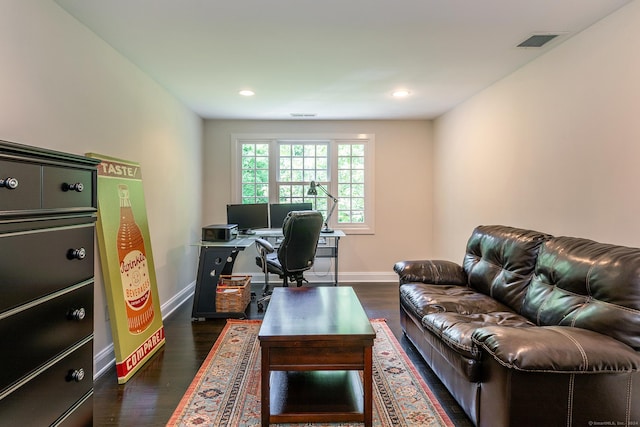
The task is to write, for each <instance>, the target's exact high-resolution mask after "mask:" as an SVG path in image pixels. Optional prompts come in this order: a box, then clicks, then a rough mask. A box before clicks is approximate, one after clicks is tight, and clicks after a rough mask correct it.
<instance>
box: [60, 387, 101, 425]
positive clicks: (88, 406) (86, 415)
mask: <svg viewBox="0 0 640 427" xmlns="http://www.w3.org/2000/svg"><path fill="white" fill-rule="evenodd" d="M92 425H93V391H92V392H91V393H88V394H87V395H86V396H85V397H84V398H83V399H82V400H81V401H80V402H78V405H77V406H75V407H73V408H71V411H70V413H68V414H65V416H64V418H62V419H60V420H59V421H58V422H57V423H56V424H54V425H53V426H52V427H91V426H92Z"/></svg>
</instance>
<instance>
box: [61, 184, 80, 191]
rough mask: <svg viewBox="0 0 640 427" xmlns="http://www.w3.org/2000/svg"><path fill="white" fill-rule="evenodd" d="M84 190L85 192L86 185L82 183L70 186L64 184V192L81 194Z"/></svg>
mask: <svg viewBox="0 0 640 427" xmlns="http://www.w3.org/2000/svg"><path fill="white" fill-rule="evenodd" d="M82 190H84V184H83V183H81V182H76V183H75V184H68V183H66V182H65V183H64V184H62V191H77V192H78V193H80V192H82Z"/></svg>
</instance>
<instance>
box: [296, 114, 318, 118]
mask: <svg viewBox="0 0 640 427" xmlns="http://www.w3.org/2000/svg"><path fill="white" fill-rule="evenodd" d="M316 116H317V114H316V113H291V117H295V118H296V119H308V118H311V117H316Z"/></svg>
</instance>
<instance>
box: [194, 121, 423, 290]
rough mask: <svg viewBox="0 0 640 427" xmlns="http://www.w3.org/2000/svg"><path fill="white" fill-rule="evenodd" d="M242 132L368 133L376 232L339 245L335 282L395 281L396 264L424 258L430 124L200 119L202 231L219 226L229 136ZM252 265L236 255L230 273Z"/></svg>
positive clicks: (227, 186) (226, 197)
mask: <svg viewBox="0 0 640 427" xmlns="http://www.w3.org/2000/svg"><path fill="white" fill-rule="evenodd" d="M241 133H245V134H246V133H269V134H283V133H284V134H286V133H290V134H303V133H310V134H313V133H373V134H375V140H376V148H375V149H376V153H375V159H376V165H375V166H376V175H375V209H376V213H375V220H376V221H375V222H376V224H375V229H376V233H375V234H374V235H348V236H347V237H346V238H344V239H342V240H341V242H340V268H339V271H340V281H341V282H348V281H360V280H371V281H377V280H392V281H395V280H397V276H395V274H394V273H393V270H392V268H393V264H394V263H395V262H396V261H399V260H402V259H407V258H415V257H418V256H420V257H424V256H425V254H429V253H430V251H431V240H432V235H431V233H432V230H431V211H432V204H431V188H432V183H431V156H432V141H431V134H432V131H431V122H428V121H243V120H238V121H234V120H207V121H205V126H204V155H203V158H204V164H205V167H204V189H205V190H204V191H205V196H204V201H203V215H202V216H203V224H204V225H206V224H216V223H218V224H219V223H226V204H227V203H230V201H231V168H230V159H231V135H232V134H241ZM321 261H322V260H321ZM253 263H254V262H253V253H251V254H241V256H239V257H238V260H237V264H236V270H238V271H243V272H250V270H249V269H253V270H255V271H256V272H257V271H259V270H258V269H257V267H255V266H254V265H253ZM320 268H321V267H320ZM325 271H326V270H325Z"/></svg>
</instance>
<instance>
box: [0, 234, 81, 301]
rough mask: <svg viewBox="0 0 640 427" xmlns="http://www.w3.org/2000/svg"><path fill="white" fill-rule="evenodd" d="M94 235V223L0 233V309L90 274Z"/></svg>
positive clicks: (46, 292)
mask: <svg viewBox="0 0 640 427" xmlns="http://www.w3.org/2000/svg"><path fill="white" fill-rule="evenodd" d="M93 235H94V225H93V223H91V224H86V225H80V226H72V227H63V228H57V229H50V230H49V229H46V230H38V231H32V232H25V233H8V234H4V235H3V234H0V253H2V256H0V277H1V278H2V283H1V284H0V289H1V292H2V298H0V313H2V312H3V311H5V310H7V309H10V308H13V307H16V306H19V305H21V304H24V303H26V302H28V301H32V300H35V299H37V298H40V297H42V296H45V295H48V294H50V293H53V292H56V291H58V290H61V289H64V288H66V287H67V286H70V285H73V284H76V283H79V282H82V281H84V280H88V279H90V278H92V277H93V267H94V265H93V259H94V246H93ZM82 249H84V257H82V255H81V254H80V252H81V250H82ZM73 251H78V252H76V256H75V257H74V256H73V255H74V252H73Z"/></svg>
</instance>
